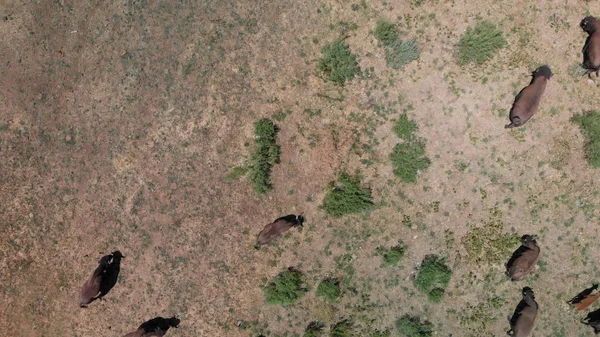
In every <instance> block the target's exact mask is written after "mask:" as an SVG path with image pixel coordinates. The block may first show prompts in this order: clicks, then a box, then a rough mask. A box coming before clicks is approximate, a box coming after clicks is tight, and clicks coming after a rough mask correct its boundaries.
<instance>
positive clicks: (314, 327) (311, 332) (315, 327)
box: [303, 321, 325, 337]
mask: <svg viewBox="0 0 600 337" xmlns="http://www.w3.org/2000/svg"><path fill="white" fill-rule="evenodd" d="M324 327H325V324H323V323H321V322H319V321H312V322H310V323H309V324H308V326H307V327H306V330H304V336H303V337H319V336H321V335H322V333H323V328H324Z"/></svg>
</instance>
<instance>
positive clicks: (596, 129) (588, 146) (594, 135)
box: [572, 110, 600, 167]
mask: <svg viewBox="0 0 600 337" xmlns="http://www.w3.org/2000/svg"><path fill="white" fill-rule="evenodd" d="M572 121H573V122H574V123H576V124H578V125H579V128H580V129H581V132H582V133H583V135H584V136H585V138H586V141H585V157H586V159H587V161H588V163H589V164H590V165H592V166H593V167H600V111H597V110H592V111H587V112H584V113H583V114H581V115H578V116H573V118H572Z"/></svg>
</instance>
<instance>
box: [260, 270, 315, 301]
mask: <svg viewBox="0 0 600 337" xmlns="http://www.w3.org/2000/svg"><path fill="white" fill-rule="evenodd" d="M302 283H303V274H302V272H300V271H299V270H296V269H293V268H289V269H287V270H284V271H282V272H281V273H279V274H278V275H277V276H275V277H274V278H273V279H272V280H271V281H270V282H269V283H267V285H266V286H265V287H264V292H265V302H267V304H278V305H284V306H285V305H290V304H294V303H296V302H297V301H298V300H299V299H300V298H301V297H302V296H304V295H305V294H306V292H307V291H308V290H307V289H306V288H304V287H302Z"/></svg>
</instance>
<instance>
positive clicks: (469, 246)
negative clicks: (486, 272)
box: [462, 207, 520, 265]
mask: <svg viewBox="0 0 600 337" xmlns="http://www.w3.org/2000/svg"><path fill="white" fill-rule="evenodd" d="M501 218H502V212H501V211H500V210H499V209H498V208H496V207H494V208H492V210H491V211H490V219H489V221H487V222H485V223H484V224H483V225H482V226H480V227H474V228H472V229H470V230H469V231H468V232H467V234H466V235H465V236H464V237H463V238H462V244H463V246H464V247H465V250H466V251H467V254H468V256H469V261H470V262H472V263H476V264H480V265H481V264H496V263H500V262H502V261H503V260H505V259H506V257H507V256H510V253H511V252H512V251H513V250H514V248H515V247H516V246H518V245H519V242H520V238H519V236H518V235H515V234H508V233H505V232H504V224H503V223H502V221H501Z"/></svg>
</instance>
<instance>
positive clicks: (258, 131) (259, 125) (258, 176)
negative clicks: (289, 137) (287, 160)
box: [248, 118, 280, 194]
mask: <svg viewBox="0 0 600 337" xmlns="http://www.w3.org/2000/svg"><path fill="white" fill-rule="evenodd" d="M277 131H278V130H277V126H276V125H275V124H274V123H273V121H272V120H270V119H268V118H262V119H259V120H258V121H256V122H254V134H255V143H256V149H255V150H254V152H253V153H252V154H250V174H249V176H248V177H249V180H250V184H251V185H252V187H254V190H255V191H256V192H257V193H259V194H265V193H267V192H268V191H269V190H271V183H270V177H271V170H272V168H273V165H275V164H277V163H279V155H280V150H279V145H277V140H276V135H277Z"/></svg>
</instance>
